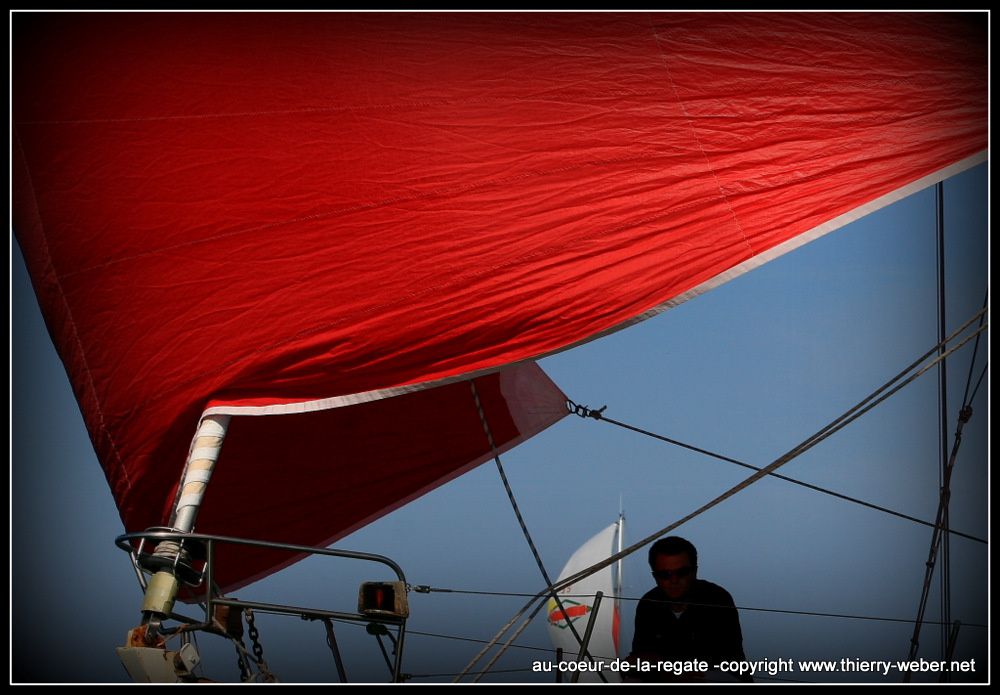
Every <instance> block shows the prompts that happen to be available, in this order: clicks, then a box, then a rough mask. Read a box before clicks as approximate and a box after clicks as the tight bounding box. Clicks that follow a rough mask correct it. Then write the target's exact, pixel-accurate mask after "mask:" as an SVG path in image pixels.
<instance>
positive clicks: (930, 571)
mask: <svg viewBox="0 0 1000 695" xmlns="http://www.w3.org/2000/svg"><path fill="white" fill-rule="evenodd" d="M988 296H989V295H987V297H988ZM985 311H986V300H985V299H984V300H983V308H982V310H981V311H980V313H981V314H982V315H981V316H980V319H979V330H980V331H981V330H982V328H983V318H984V317H985V313H984V312H985ZM978 349H979V332H978V331H977V333H976V346H975V349H974V350H973V354H972V360H971V361H970V363H969V375H968V377H967V378H966V380H965V394H964V395H963V397H962V398H963V400H962V408H961V410H960V411H959V415H958V426H957V427H956V428H955V439H954V442H953V443H952V448H951V455H950V456H949V458H948V461H947V462H946V464H945V467H944V471H943V472H942V482H941V491H940V496H939V497H938V509H937V523H936V524H935V528H934V532H933V533H932V534H931V547H930V551H929V553H928V557H927V562H926V563H925V569H924V583H923V586H922V587H921V591H920V602H919V604H918V606H917V619H916V621H915V624H914V627H913V635H912V636H911V637H910V651H909V659H910V660H913V659H914V658H915V657H916V655H917V651H918V650H919V649H920V630H921V627H922V626H923V623H924V612H925V611H926V610H927V601H928V598H929V597H930V590H931V580H932V579H933V578H934V568H935V566H936V564H937V555H938V549H939V548H941V552H942V558H943V560H944V565H945V567H944V569H943V570H942V576H941V584H942V591H943V592H944V591H945V590H946V588H947V585H948V583H949V579H948V574H947V572H948V564H947V563H948V548H947V540H948V539H947V537H944V538H943V540H944V547H941V543H942V535H941V532H942V531H944V530H947V527H948V504H949V502H950V501H951V474H952V471H953V469H954V467H955V462H956V461H957V459H958V449H959V447H960V446H961V445H962V430H963V429H964V428H965V423H967V422H968V421H969V420H970V419H971V418H972V400H971V399H970V398H969V385H970V384H971V383H972V374H973V372H974V371H975V364H976V354H977V352H978ZM985 375H986V366H985V365H984V366H983V371H982V373H981V374H980V375H979V381H978V382H977V383H976V388H975V389H974V390H973V392H972V398H973V399H974V398H975V397H976V393H978V391H979V385H980V384H982V381H983V377H984V376H985ZM948 599H950V597H948V596H946V601H947V600H948ZM949 602H950V601H949ZM946 608H947V610H945V609H943V610H942V616H941V618H942V620H941V624H942V629H944V627H943V626H944V625H949V624H950V623H951V615H950V606H946ZM945 643H947V639H945ZM904 681H905V682H909V681H910V673H909V672H907V673H906V674H905V676H904Z"/></svg>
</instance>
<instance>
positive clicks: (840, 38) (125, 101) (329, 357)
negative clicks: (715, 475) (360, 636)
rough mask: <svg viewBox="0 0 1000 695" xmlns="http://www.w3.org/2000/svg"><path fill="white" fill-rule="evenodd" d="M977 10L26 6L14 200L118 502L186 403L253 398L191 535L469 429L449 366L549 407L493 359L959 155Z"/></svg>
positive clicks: (393, 467)
mask: <svg viewBox="0 0 1000 695" xmlns="http://www.w3.org/2000/svg"><path fill="white" fill-rule="evenodd" d="M982 18H983V15H982V14H976V15H968V14H961V13H955V14H949V13H906V14H903V13H900V14H887V13H878V14H866V13H845V14H829V13H802V14H779V13H760V14H757V13H739V14H736V13H711V14H683V13H666V14H655V13H654V14H638V13H634V14H621V15H618V14H583V13H581V14H567V13H561V14H536V13H533V14H485V13H469V14H442V13H433V14H412V13H398V14H344V13H338V14H314V13H288V14H260V13H248V14H240V13H231V14H230V13H218V14H209V13H199V14H188V13H137V14H130V13H122V14H113V13H112V14H105V13H88V14H82V13H81V14H76V13H39V14H35V13H16V14H15V15H13V25H12V40H13V48H12V60H13V67H12V79H13V85H12V94H13V121H14V122H13V134H12V138H13V139H12V150H13V162H12V171H13V222H14V229H15V233H16V235H17V239H18V241H19V243H20V245H21V247H22V249H23V251H24V255H25V258H26V261H27V264H28V268H29V272H30V274H31V276H32V280H33V283H34V286H35V290H36V293H37V295H38V297H39V301H40V303H41V305H42V310H43V313H44V316H45V318H46V321H47V324H48V327H49V330H50V332H51V334H52V336H53V339H54V341H55V343H56V346H57V349H58V351H59V354H60V356H61V358H62V360H63V362H64V364H65V366H66V369H67V372H68V374H69V378H70V381H71V383H72V385H73V388H74V390H75V393H76V396H77V398H78V400H79V402H80V406H81V410H82V411H83V415H84V419H85V421H86V424H87V427H88V429H89V432H90V435H91V438H92V440H93V442H94V446H95V449H96V451H97V454H98V458H99V460H100V461H101V464H102V466H103V467H104V471H105V473H106V475H107V478H108V481H109V483H110V485H111V488H112V491H113V493H114V496H115V499H116V500H117V503H118V507H119V510H120V513H121V516H122V519H123V521H124V523H125V526H126V528H127V529H128V530H141V529H142V528H145V527H147V526H152V525H157V524H163V523H165V522H166V521H167V519H168V517H169V514H170V508H171V505H172V503H173V500H174V497H175V492H176V486H177V482H178V479H179V476H180V473H181V469H182V468H183V466H184V460H185V454H186V451H187V448H188V446H189V443H190V439H191V436H192V434H193V433H194V430H195V427H196V425H197V422H198V420H199V418H200V416H201V414H202V413H203V412H204V411H205V410H206V409H207V408H209V407H217V408H220V409H221V410H223V411H226V412H234V413H237V414H240V413H243V414H248V413H252V414H253V415H259V417H249V416H248V417H235V418H234V419H233V425H232V426H231V433H230V436H229V437H228V438H227V440H226V444H225V446H224V447H223V453H222V457H221V458H220V460H219V464H218V470H217V473H216V477H215V478H213V481H212V484H211V485H210V487H209V492H208V494H207V497H206V499H205V506H204V508H203V511H202V513H201V516H200V517H199V524H198V530H199V531H204V532H215V533H228V534H232V535H243V536H246V535H256V536H262V537H265V538H272V539H277V540H285V541H292V542H298V543H313V542H316V543H318V542H324V541H327V540H331V539H334V538H337V537H340V536H343V535H344V534H346V533H348V532H349V531H350V530H351V529H353V528H356V527H358V526H359V525H360V524H363V523H365V522H366V521H368V520H371V519H373V518H376V517H377V516H379V515H381V514H384V513H385V512H386V511H388V510H389V509H392V508H394V507H395V506H398V505H399V504H402V503H403V502H405V501H406V500H407V499H410V498H412V497H414V496H415V495H418V494H420V493H421V492H422V491H426V490H427V489H430V488H432V487H434V486H435V485H438V484H440V483H441V482H443V481H445V480H447V479H449V478H450V477H452V476H454V475H457V474H458V473H459V472H460V471H461V470H464V469H465V468H467V467H468V466H469V465H472V464H474V463H475V462H477V461H479V460H482V459H483V457H484V456H487V455H488V454H489V447H488V445H487V444H486V443H485V441H484V435H483V433H482V427H481V425H480V422H479V418H478V413H477V412H476V410H475V405H474V403H473V400H472V397H471V393H470V389H469V387H468V384H467V383H461V381H460V380H462V379H468V378H469V376H470V375H484V377H483V380H482V383H481V387H480V390H481V391H482V392H484V393H485V394H486V395H484V400H485V401H486V408H487V411H488V414H489V416H490V417H491V418H492V420H493V422H492V424H493V427H494V428H495V430H496V431H497V432H498V433H500V434H498V442H499V444H500V445H502V446H510V445H512V444H513V443H515V442H516V441H519V440H520V439H522V438H524V437H525V436H530V434H532V433H534V432H535V431H538V430H539V429H541V428H543V427H545V426H547V425H548V424H551V423H552V422H554V421H555V420H556V419H558V418H559V417H560V416H561V415H562V414H563V411H561V410H560V408H559V407H558V403H559V401H560V399H561V394H559V391H558V389H557V388H555V387H554V386H553V385H552V384H551V382H549V381H548V379H547V378H545V377H544V375H542V374H541V373H540V372H539V371H538V370H537V369H536V368H533V367H524V368H522V369H520V370H517V374H515V375H513V376H511V377H510V379H512V381H513V382H516V383H518V384H521V385H524V384H529V385H531V387H530V388H528V389H527V391H528V392H529V395H528V396H527V397H525V398H522V397H521V396H517V397H515V396H511V397H509V398H508V397H507V396H505V394H504V391H503V389H504V388H505V386H504V383H503V378H502V373H498V372H497V371H496V370H498V369H499V368H501V367H503V366H505V365H512V364H520V363H523V362H525V361H527V360H532V359H535V358H538V357H540V356H543V355H546V354H550V353H552V352H554V351H558V350H561V349H564V348H566V347H568V346H571V345H574V344H577V343H580V342H581V341H586V340H589V339H592V338H594V337H595V336H599V335H601V334H604V333H606V332H609V331H613V330H616V329H619V328H622V327H624V326H626V325H628V324H630V323H633V322H635V321H637V320H640V319H642V318H644V317H648V316H651V315H653V314H655V313H657V312H659V311H663V310H664V309H666V308H668V307H669V306H671V305H673V304H675V303H677V302H680V301H683V300H684V299H686V298H688V297H690V296H693V295H694V294H696V293H698V292H703V291H705V290H707V289H709V288H711V287H713V286H715V285H718V284H719V283H721V282H724V281H725V280H726V279H728V278H730V277H733V276H734V275H735V274H738V273H741V272H745V271H746V270H748V269H750V268H753V267H755V266H757V265H760V264H761V263H764V262H766V261H767V260H769V259H771V258H774V257H776V256H777V255H780V254H782V253H784V252H787V251H788V250H790V249H792V248H794V247H795V246H797V245H800V244H802V243H805V242H806V241H808V240H810V239H812V238H815V237H817V236H819V235H821V234H824V233H826V232H829V231H831V230H833V229H835V228H837V227H839V226H841V225H843V224H846V223H847V222H848V221H850V220H853V219H855V218H856V217H858V216H860V215H863V214H865V213H867V212H870V211H872V210H874V209H877V208H879V207H881V206H884V205H886V204H888V203H890V202H892V201H893V200H895V199H897V198H899V197H902V196H903V195H906V194H907V193H909V192H912V191H914V190H916V189H918V188H920V187H923V186H926V185H930V184H931V183H934V182H936V181H938V180H940V179H942V178H944V177H946V176H948V175H950V174H951V173H954V172H957V171H959V170H961V169H962V168H965V167H968V166H971V165H973V164H975V163H978V162H980V161H983V160H984V159H985V156H986V148H987V86H986V83H987V46H986V27H985V22H984V21H981V20H982ZM442 385H444V386H443V387H442ZM508 386H510V384H508ZM398 394H407V395H398ZM538 403H541V404H542V405H540V406H539V405H538ZM246 407H249V408H254V409H253V410H250V411H246V410H240V408H246ZM299 411H307V412H305V413H304V414H294V413H296V412H299ZM529 413H531V414H532V415H531V424H530V425H524V429H522V427H521V425H519V424H518V422H519V421H521V420H523V419H524V417H525V416H526V415H527V414H529ZM289 442H293V443H294V444H291V445H290V444H289ZM250 493H252V494H253V495H254V496H255V497H256V496H258V495H259V494H261V493H263V494H265V496H266V499H267V500H268V502H267V506H266V508H263V509H258V510H257V511H252V510H249V509H248V508H247V506H246V504H245V501H246V495H247V494H250ZM268 562H269V560H260V561H249V560H248V561H247V562H246V563H245V564H244V565H242V566H237V567H236V568H235V569H232V570H231V573H230V574H228V575H226V576H225V577H222V578H221V579H222V581H223V583H228V584H234V583H241V582H244V581H246V580H247V579H248V578H250V577H252V576H256V575H259V574H260V573H262V572H266V571H267V570H268V569H269V565H268Z"/></svg>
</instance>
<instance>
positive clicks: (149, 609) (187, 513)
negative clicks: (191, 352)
mask: <svg viewBox="0 0 1000 695" xmlns="http://www.w3.org/2000/svg"><path fill="white" fill-rule="evenodd" d="M229 418H230V416H229V415H208V416H206V417H204V418H202V421H201V423H200V424H199V425H198V432H197V433H196V434H195V437H194V441H192V443H191V449H190V450H189V452H188V459H187V464H186V465H185V466H184V473H183V477H182V480H181V486H180V493H179V495H178V499H177V505H176V507H175V508H174V513H173V519H172V523H171V526H172V527H173V529H174V530H175V531H181V532H183V533H190V532H191V531H192V530H193V529H194V522H195V519H196V518H197V516H198V510H199V509H200V508H201V502H202V499H203V498H204V496H205V490H206V488H207V487H208V481H209V479H210V478H211V477H212V471H213V470H215V462H216V461H218V460H219V452H220V451H221V450H222V442H223V441H224V440H225V438H226V431H227V429H228V427H229ZM181 552H182V550H181V545H180V543H179V542H177V541H160V543H159V545H157V547H156V551H155V552H154V555H155V556H157V557H165V558H169V559H171V560H176V559H177V556H178V555H179V554H180V553H181ZM178 588H179V582H178V580H177V577H176V576H175V575H174V573H173V571H172V568H171V569H162V570H160V571H158V572H157V573H156V574H154V575H153V577H152V578H151V579H150V581H149V585H148V586H147V587H146V594H145V597H144V598H143V602H142V611H143V613H144V614H145V616H146V617H145V622H146V623H153V622H156V623H158V622H159V621H160V620H162V618H163V617H164V616H168V615H170V613H171V611H173V608H174V599H176V597H177V591H178Z"/></svg>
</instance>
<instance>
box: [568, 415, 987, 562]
mask: <svg viewBox="0 0 1000 695" xmlns="http://www.w3.org/2000/svg"><path fill="white" fill-rule="evenodd" d="M567 403H568V404H569V405H570V410H571V411H573V412H574V413H575V414H576V415H578V416H579V417H582V418H590V419H592V420H598V421H600V422H607V423H608V424H610V425H615V426H617V427H621V428H622V429H626V430H630V431H632V432H636V433H638V434H642V435H645V436H647V437H651V438H653V439H658V440H660V441H662V442H666V443H667V444H673V445H674V446H678V447H681V448H682V449H688V450H689V451H694V452H696V453H699V454H704V455H705V456H709V457H711V458H715V459H719V460H720V461H725V462H726V463H732V464H735V465H737V466H742V467H743V468H748V469H750V470H752V471H759V470H761V469H760V467H759V466H754V465H753V464H750V463H745V462H743V461H739V460H737V459H734V458H731V457H729V456H724V455H722V454H718V453H715V452H713V451H709V450H707V449H702V448H700V447H696V446H693V445H691V444H685V443H684V442H681V441H678V440H676V439H671V438H670V437H666V436H664V435H662V434H657V433H656V432H650V431H649V430H645V429H642V428H641V427H636V426H634V425H630V424H628V423H625V422H621V421H619V420H615V419H613V418H609V417H607V416H606V415H604V414H603V413H604V408H601V409H600V410H591V409H590V408H588V407H587V406H584V405H578V404H576V403H574V402H573V401H567ZM769 475H770V476H771V477H772V478H777V479H779V480H784V481H785V482H787V483H793V484H795V485H799V486H801V487H804V488H807V489H809V490H813V491H814V492H821V493H823V494H824V495H830V496H831V497H836V498H838V499H842V500H845V501H847V502H853V503H854V504H858V505H861V506H862V507H868V508H869V509H874V510H876V511H879V512H883V513H885V514H890V515H892V516H896V517H899V518H900V519H906V520H907V521H912V522H914V523H916V524H921V525H923V526H927V527H929V528H934V524H932V523H931V522H929V521H924V520H923V519H918V518H917V517H915V516H910V515H909V514H904V513H903V512H898V511H896V510H894V509H889V508H888V507H883V506H881V505H878V504H875V503H873V502H866V501H864V500H861V499H858V498H857V497H851V496H850V495H845V494H843V493H840V492H836V491H834V490H830V489H828V488H824V487H820V486H819V485H814V484H812V483H807V482H805V481H803V480H799V479H797V478H791V477H789V476H787V475H782V474H781V473H770V474H769ZM948 532H949V533H952V534H954V535H956V536H961V537H962V538H967V539H969V540H971V541H976V542H977V543H983V544H986V543H987V540H986V539H985V538H979V537H978V536H973V535H970V534H968V533H963V532H961V531H955V530H954V529H949V530H948Z"/></svg>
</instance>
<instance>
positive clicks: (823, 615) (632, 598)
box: [407, 587, 987, 651]
mask: <svg viewBox="0 0 1000 695" xmlns="http://www.w3.org/2000/svg"><path fill="white" fill-rule="evenodd" d="M423 588H424V589H425V590H426V591H425V592H424V593H431V592H433V593H449V594H469V595H482V596H509V597H512V598H513V597H524V598H527V597H534V594H528V593H521V592H503V591H475V590H471V589H443V588H438V587H423ZM593 596H594V594H563V598H588V597H593ZM608 598H615V599H618V600H620V601H640V600H642V599H641V598H640V597H638V596H609V597H608ZM647 600H648V601H652V602H654V603H655V602H657V601H656V600H655V599H647ZM664 603H669V601H665V602H664ZM690 605H693V606H697V605H709V604H697V603H692V604H690ZM736 608H737V609H738V610H741V611H754V612H759V613H786V614H788V615H807V616H814V617H818V618H843V619H846V620H873V621H878V622H890V623H914V622H916V621H915V620H913V619H912V618H887V617H883V616H874V615H852V614H849V613H826V612H817V611H799V610H791V609H786V608H759V607H755V606H736ZM927 622H928V623H930V624H935V625H936V624H939V623H937V622H933V621H927ZM940 624H944V623H940ZM962 627H982V628H985V627H987V626H986V625H985V624H981V623H964V622H963V623H962ZM407 634H415V633H414V632H413V631H412V630H408V631H407ZM433 636H435V637H441V636H442V635H433ZM455 639H461V638H455ZM470 641H474V642H483V641H485V640H472V639H471V638H470ZM514 646H518V645H514ZM530 648H531V649H541V647H530ZM547 651H553V650H552V649H548V650H547Z"/></svg>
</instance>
